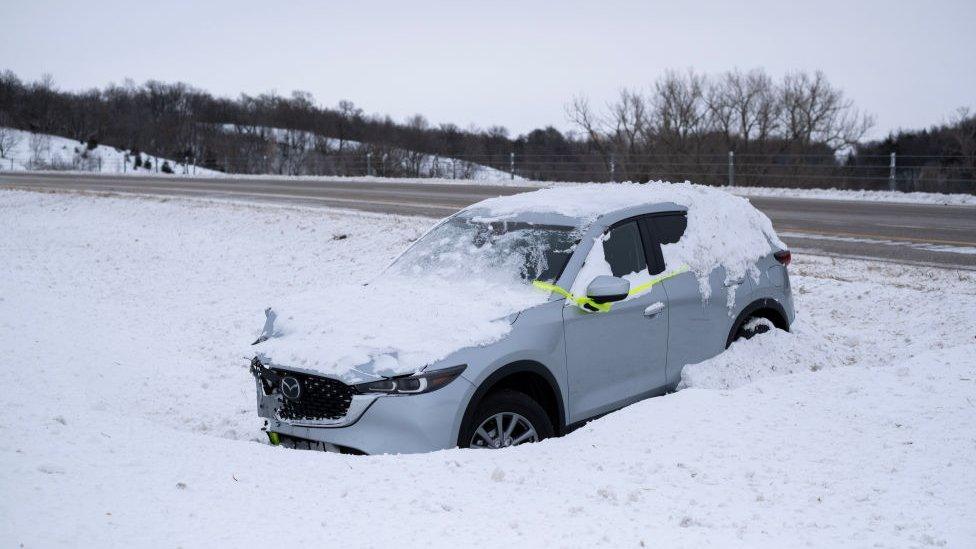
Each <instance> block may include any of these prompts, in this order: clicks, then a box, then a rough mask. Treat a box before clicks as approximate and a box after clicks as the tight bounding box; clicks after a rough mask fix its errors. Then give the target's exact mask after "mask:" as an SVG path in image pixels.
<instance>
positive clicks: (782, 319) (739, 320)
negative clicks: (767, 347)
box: [725, 297, 790, 349]
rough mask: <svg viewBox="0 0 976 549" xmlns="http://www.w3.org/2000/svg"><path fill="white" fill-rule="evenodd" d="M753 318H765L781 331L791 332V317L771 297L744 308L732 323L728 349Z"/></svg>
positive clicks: (727, 342) (727, 343)
mask: <svg viewBox="0 0 976 549" xmlns="http://www.w3.org/2000/svg"><path fill="white" fill-rule="evenodd" d="M753 317H760V318H765V319H767V320H769V321H770V322H772V323H773V326H776V327H777V328H779V329H780V330H783V331H784V332H788V331H790V322H789V320H788V319H789V316H787V314H786V309H784V308H783V306H782V305H781V304H780V302H779V301H776V300H775V299H773V298H771V297H764V298H762V299H757V300H755V301H753V302H752V303H750V304H748V305H746V306H745V307H743V308H742V311H740V312H739V316H737V317H735V322H733V323H732V329H731V330H730V331H729V336H728V338H726V340H725V348H726V349H728V348H729V345H732V341H733V339H735V334H737V333H739V328H741V327H742V325H743V324H744V323H745V322H746V321H747V320H749V319H750V318H753Z"/></svg>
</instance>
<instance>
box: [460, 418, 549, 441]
mask: <svg viewBox="0 0 976 549" xmlns="http://www.w3.org/2000/svg"><path fill="white" fill-rule="evenodd" d="M538 440H539V434H538V433H537V432H536V430H535V427H533V426H532V423H531V422H529V420H527V419H525V416H522V415H520V414H516V413H514V412H499V413H497V414H495V415H493V416H490V417H488V419H486V420H484V421H483V422H481V425H479V426H478V428H477V429H475V431H474V435H473V436H472V437H471V444H470V445H469V446H470V447H471V448H491V449H496V448H507V447H508V446H518V445H519V444H525V443H526V442H538Z"/></svg>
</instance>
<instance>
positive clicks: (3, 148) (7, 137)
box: [0, 112, 21, 158]
mask: <svg viewBox="0 0 976 549" xmlns="http://www.w3.org/2000/svg"><path fill="white" fill-rule="evenodd" d="M10 125H11V121H10V115H9V114H7V113H5V112H0V158H6V156H7V155H8V154H10V153H11V152H12V151H13V149H14V147H16V146H17V145H19V144H20V139H21V137H20V132H19V131H17V130H15V129H13V128H11V127H10Z"/></svg>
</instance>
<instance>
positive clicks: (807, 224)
mask: <svg viewBox="0 0 976 549" xmlns="http://www.w3.org/2000/svg"><path fill="white" fill-rule="evenodd" d="M0 187H5V188H28V189H66V190H74V191H97V192H111V193H140V194H155V195H173V196H192V197H210V198H225V199H226V198H229V199H238V200H252V201H253V200H257V201H271V202H284V203H295V204H304V205H319V206H329V207H338V208H349V209H356V210H365V211H373V212H383V213H395V214H401V215H419V216H428V217H435V218H439V217H445V216H447V215H450V214H451V213H454V212H455V211H457V210H459V209H461V208H463V207H465V206H468V205H469V204H472V203H474V202H477V201H479V200H482V199H484V198H488V197H492V196H498V195H507V194H514V193H518V192H523V191H527V190H534V188H533V187H515V186H511V187H509V186H496V185H484V184H478V183H474V182H459V183H457V184H431V183H401V182H376V181H375V180H374V181H355V180H346V181H342V182H326V181H312V180H296V179H286V178H282V179H274V178H266V177H263V178H234V179H220V178H217V179H215V178H183V177H179V178H177V177H172V178H162V177H160V178H155V177H125V176H121V177H120V176H100V175H77V174H47V173H45V174H37V173H13V172H0ZM750 200H751V201H752V203H753V204H754V205H755V206H756V207H758V208H759V209H760V210H762V211H763V212H765V213H766V215H768V216H769V217H770V219H772V221H773V225H774V226H775V227H776V230H777V231H778V232H779V234H780V236H781V237H782V238H783V240H784V241H785V242H786V243H787V244H789V245H790V247H791V249H792V250H793V251H795V252H797V253H817V254H825V255H838V256H845V257H861V258H869V259H878V260H884V261H893V262H899V263H909V264H919V265H929V266H936V267H950V268H963V269H970V270H976V207H973V206H943V205H930V204H894V203H882V202H866V201H840V200H813V199H805V198H785V197H752V198H750Z"/></svg>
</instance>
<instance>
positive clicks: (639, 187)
mask: <svg viewBox="0 0 976 549" xmlns="http://www.w3.org/2000/svg"><path fill="white" fill-rule="evenodd" d="M676 206H677V207H679V208H682V209H686V210H687V212H688V228H687V230H686V231H685V234H684V235H683V236H682V237H681V239H680V240H679V241H678V242H677V243H673V244H667V245H664V246H662V247H661V251H662V253H663V255H664V260H665V264H666V266H667V269H668V270H676V269H679V268H684V267H687V268H688V269H689V270H691V271H692V272H694V273H695V275H696V277H697V278H698V281H699V286H700V289H701V293H702V297H703V298H705V299H707V298H708V297H709V294H710V288H709V285H708V277H709V275H710V273H711V272H712V271H713V270H715V269H716V268H718V267H723V268H724V269H725V275H726V279H727V280H732V279H739V278H742V277H743V276H746V275H750V276H752V277H753V278H757V277H758V276H759V273H758V271H757V270H756V261H757V260H758V259H759V258H761V257H763V256H765V255H767V254H769V253H770V252H771V251H775V248H780V249H785V248H786V244H784V243H783V242H782V241H781V240H780V239H779V237H778V236H776V231H774V230H773V224H772V223H771V222H770V220H769V218H768V217H766V215H765V214H763V213H762V212H760V211H759V210H757V209H756V208H755V207H754V206H753V205H752V204H751V203H750V202H749V200H748V199H746V198H743V197H740V196H735V195H732V194H729V193H727V192H725V191H723V190H721V189H719V188H716V187H708V186H705V185H696V184H693V183H689V182H684V183H668V182H664V181H654V182H650V183H644V184H639V183H618V184H607V183H589V184H583V185H575V186H559V187H550V188H547V189H541V190H538V191H534V192H527V193H522V194H516V195H512V196H502V197H498V198H490V199H488V200H483V201H481V202H478V203H477V204H474V205H472V206H470V207H469V208H468V209H467V210H466V211H469V212H471V213H476V214H477V215H478V217H480V218H485V219H499V220H502V219H514V218H519V219H524V218H526V217H533V216H541V215H549V216H559V217H563V218H568V219H575V220H578V223H579V224H580V225H587V224H590V223H592V222H593V221H595V220H596V219H597V218H599V217H601V216H604V215H609V214H612V213H614V212H620V211H622V210H631V211H633V212H634V213H645V212H647V213H650V212H655V211H672V210H674V209H675V207H676ZM596 251H597V252H600V253H602V250H601V249H597V250H596Z"/></svg>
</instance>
